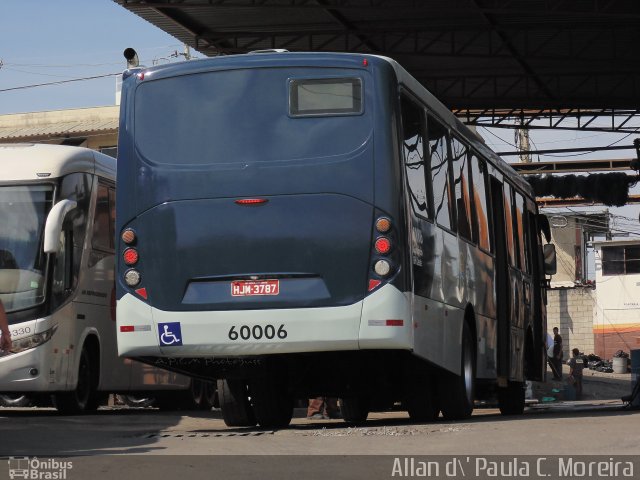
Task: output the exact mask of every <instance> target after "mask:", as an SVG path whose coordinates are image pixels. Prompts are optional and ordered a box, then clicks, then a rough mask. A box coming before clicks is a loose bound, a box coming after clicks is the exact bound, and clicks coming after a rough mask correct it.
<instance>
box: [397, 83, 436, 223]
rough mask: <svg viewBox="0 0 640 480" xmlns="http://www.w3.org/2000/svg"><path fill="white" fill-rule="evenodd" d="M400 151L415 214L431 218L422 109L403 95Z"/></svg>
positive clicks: (424, 122)
mask: <svg viewBox="0 0 640 480" xmlns="http://www.w3.org/2000/svg"><path fill="white" fill-rule="evenodd" d="M401 109H402V152H403V155H404V168H405V173H406V177H407V190H408V195H409V199H410V201H411V207H412V209H413V211H414V213H415V214H417V215H420V216H423V217H427V218H431V208H430V205H429V203H430V202H429V195H427V183H426V181H425V156H424V134H425V130H426V119H425V116H424V110H423V109H422V107H421V106H418V105H417V104H416V103H415V102H413V101H411V100H410V99H409V98H408V97H406V96H405V95H403V96H402V99H401Z"/></svg>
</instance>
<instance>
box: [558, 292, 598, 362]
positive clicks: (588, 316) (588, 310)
mask: <svg viewBox="0 0 640 480" xmlns="http://www.w3.org/2000/svg"><path fill="white" fill-rule="evenodd" d="M547 299H548V303H547V328H548V330H549V333H550V334H553V332H552V330H553V327H558V328H559V329H560V335H561V336H562V345H563V347H564V359H565V360H568V359H569V358H571V353H570V352H571V350H572V349H573V348H576V347H577V348H579V349H580V351H581V352H584V353H586V354H589V353H594V351H595V346H594V335H593V316H594V310H595V306H596V295H595V290H593V288H588V287H574V288H556V289H553V290H548V291H547Z"/></svg>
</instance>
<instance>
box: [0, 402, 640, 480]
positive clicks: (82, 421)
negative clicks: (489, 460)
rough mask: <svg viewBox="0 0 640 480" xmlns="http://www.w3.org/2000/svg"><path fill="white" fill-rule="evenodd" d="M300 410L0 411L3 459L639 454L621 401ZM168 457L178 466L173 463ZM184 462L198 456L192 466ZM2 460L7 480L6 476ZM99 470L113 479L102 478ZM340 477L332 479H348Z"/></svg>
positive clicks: (284, 474) (105, 463)
mask: <svg viewBox="0 0 640 480" xmlns="http://www.w3.org/2000/svg"><path fill="white" fill-rule="evenodd" d="M297 413H298V416H297V417H298V418H295V419H294V420H293V422H292V425H291V426H290V428H287V429H283V430H278V431H272V430H260V429H231V428H227V427H225V425H224V423H223V422H222V420H221V419H220V415H219V414H218V413H216V412H211V413H209V412H207V413H199V412H198V413H195V412H194V413H187V414H184V413H166V412H159V411H157V410H153V409H147V410H136V409H117V408H105V409H101V410H99V411H98V412H97V414H95V415H85V416H77V417H71V416H61V415H58V414H57V413H56V412H55V411H54V410H52V409H6V408H5V409H0V457H3V456H4V457H7V456H27V457H30V458H32V457H34V456H36V457H38V458H49V457H56V458H67V457H75V458H73V461H74V462H76V465H75V470H73V472H70V474H69V475H68V476H67V477H66V478H68V479H70V480H71V479H75V478H88V477H87V476H86V475H91V477H92V480H93V479H94V478H95V479H97V478H107V477H108V478H118V479H119V480H122V479H125V478H137V479H138V480H143V479H145V478H150V479H151V478H158V477H157V472H155V470H154V468H155V469H161V470H162V471H163V472H165V473H166V472H170V471H172V470H171V468H175V469H177V470H175V475H177V476H179V475H180V472H181V471H183V470H184V469H185V468H187V469H190V470H189V471H190V472H191V473H190V475H189V476H188V477H187V478H196V476H194V475H195V474H203V473H207V472H209V473H210V471H211V470H210V469H214V470H215V471H216V472H221V471H226V472H227V473H228V476H227V475H225V477H227V478H229V477H231V476H234V477H237V478H256V477H254V476H252V475H248V476H246V477H242V475H240V476H239V475H237V474H236V472H234V471H233V470H229V469H233V468H235V467H234V465H236V460H235V459H238V460H237V461H238V462H241V463H242V464H243V465H245V466H247V465H249V466H252V465H253V468H256V469H259V471H261V472H262V471H264V470H265V468H266V469H267V470H268V471H269V472H271V473H274V472H279V471H280V470H279V469H285V470H286V469H291V468H293V467H297V466H298V463H299V462H302V463H301V465H306V467H305V468H304V469H303V470H304V472H300V473H299V474H297V475H291V472H290V471H289V470H286V471H285V470H282V471H281V472H280V473H281V474H279V475H277V476H278V477H279V478H301V475H302V474H303V473H304V478H305V479H306V478H314V477H313V475H309V473H310V472H313V473H315V474H318V473H321V472H325V473H326V468H325V467H323V465H326V463H327V460H326V459H325V457H318V458H316V459H313V458H310V457H306V456H305V457H295V458H302V459H304V460H303V461H299V460H295V458H294V459H293V460H286V461H281V463H279V464H278V465H273V464H270V465H269V466H267V467H265V466H264V465H261V464H260V460H255V459H254V460H252V461H247V458H250V457H234V458H235V459H234V460H229V458H230V457H211V456H212V455H215V456H218V455H298V456H299V455H309V454H312V455H342V456H344V455H348V456H353V455H375V456H376V457H375V459H374V460H371V461H366V462H365V463H371V465H369V467H368V468H371V469H373V470H371V472H378V473H382V474H383V475H382V476H383V477H386V476H388V473H389V468H390V467H389V465H388V463H389V462H390V460H389V461H388V462H387V464H380V465H378V466H377V467H376V468H377V470H376V469H375V468H373V465H374V464H375V462H376V461H377V462H381V461H383V460H384V459H385V458H386V457H382V456H384V455H402V456H412V455H447V456H452V455H458V456H459V455H495V454H503V455H510V456H522V455H572V454H576V453H579V454H582V455H591V454H604V455H635V456H638V455H639V454H640V411H629V410H621V408H620V403H619V402H613V401H603V402H591V403H585V402H575V403H566V404H555V405H553V406H549V407H544V408H530V409H528V410H527V411H526V413H525V415H523V416H521V417H510V418H507V417H502V416H500V415H499V413H498V412H497V411H496V410H494V409H477V410H476V412H475V414H474V416H473V417H472V418H470V419H469V420H466V421H457V422H454V421H445V420H440V421H437V422H434V423H431V424H411V423H410V422H409V421H408V418H407V416H406V413H405V412H384V413H375V414H372V415H371V416H370V420H369V421H368V422H367V423H366V424H365V425H363V426H361V427H357V428H349V427H347V426H345V424H344V423H343V422H342V421H339V420H329V421H315V422H314V421H309V420H307V419H306V418H304V416H303V415H304V410H297ZM118 454H127V455H132V454H133V455H138V456H128V457H126V458H124V457H115V458H117V459H118V460H114V457H96V456H100V455H118ZM158 455H164V456H166V455H201V456H202V457H199V459H198V458H195V457H158ZM77 456H91V458H90V459H87V458H84V459H83V458H77ZM167 458H174V459H175V460H174V461H171V462H169V460H167ZM185 458H190V460H189V461H188V462H187V464H188V465H186V466H185V463H184V462H185ZM213 458H218V459H221V458H226V460H225V461H226V463H225V464H224V465H221V464H220V463H219V462H218V463H217V464H215V465H209V464H210V463H211V462H215V460H213ZM264 458H269V457H264ZM280 458H291V457H280ZM369 458H373V457H369ZM132 459H133V460H132ZM351 460H353V461H354V462H355V463H354V464H353V465H352V466H351V468H346V467H345V468H344V469H342V470H340V472H342V473H345V472H351V476H346V477H344V478H359V477H361V474H363V471H362V469H363V465H362V461H358V460H357V458H356V457H353V458H345V457H342V459H341V462H343V463H344V462H349V461H351ZM269 461H272V460H269ZM167 462H169V463H170V465H169V464H167ZM358 462H359V463H358ZM2 463H3V462H0V479H1V478H5V477H3V475H7V471H5V470H4V467H2ZM207 465H209V466H207ZM178 467H179V468H178ZM225 469H227V470H225ZM101 472H102V474H104V475H105V477H101V476H100V474H101ZM153 472H155V473H153ZM305 472H306V473H305ZM340 472H337V473H336V472H334V473H333V474H332V475H333V476H334V477H336V478H342V477H341V476H340V475H339V473H340ZM71 473H73V474H74V475H75V476H73V475H71ZM134 473H135V475H134ZM152 473H153V474H152ZM254 473H255V472H254ZM129 475H131V476H129ZM154 475H155V476H154ZM345 475H346V473H345ZM372 475H373V476H374V477H375V475H374V474H373V473H372ZM7 478H8V477H7ZM163 478H164V477H163ZM166 478H175V477H172V476H168V477H166ZM202 478H220V477H219V476H218V475H215V476H205V477H202ZM261 478H271V475H269V476H266V477H261ZM372 478H373V477H372Z"/></svg>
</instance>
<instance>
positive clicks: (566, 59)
mask: <svg viewBox="0 0 640 480" xmlns="http://www.w3.org/2000/svg"><path fill="white" fill-rule="evenodd" d="M114 1H115V2H117V3H118V4H120V5H122V6H123V7H124V8H126V9H128V10H129V11H131V12H133V13H135V14H137V15H139V16H140V17H142V18H144V19H145V20H147V21H148V22H150V23H152V24H154V25H156V26H157V27H159V28H161V29H162V30H164V31H165V32H167V33H169V34H170V35H173V36H174V37H176V38H177V39H179V40H180V41H182V42H184V43H186V44H188V45H190V46H191V47H194V48H195V49H196V50H198V51H200V52H201V53H203V54H205V55H208V56H215V55H223V54H229V53H243V52H247V51H250V50H258V49H266V48H284V49H288V50H290V51H350V52H358V53H371V54H378V55H384V56H388V57H391V58H393V59H395V60H397V61H398V62H399V63H400V64H401V65H402V66H403V67H405V68H406V69H407V70H408V71H409V72H410V73H411V74H412V75H413V76H414V77H416V78H417V79H418V80H419V81H420V82H421V83H423V84H424V85H425V86H426V87H427V88H428V89H429V90H430V91H431V92H432V93H433V94H434V95H436V97H438V98H439V99H440V100H441V101H443V102H444V103H445V104H446V105H447V106H449V107H450V108H454V109H455V108H478V109H482V108H501V107H504V108H633V109H635V108H637V105H638V104H639V103H640V62H638V58H637V57H638V54H637V49H636V48H634V46H635V45H637V44H638V43H639V42H640V28H638V22H639V21H640V2H638V1H637V0H615V1H593V2H550V1H548V0H491V1H479V0H448V1H447V2H443V1H441V0H375V1H374V0H314V1H313V2H310V1H308V0H259V1H258V0H215V1H212V0H180V1H169V0H114Z"/></svg>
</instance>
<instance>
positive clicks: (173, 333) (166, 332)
mask: <svg viewBox="0 0 640 480" xmlns="http://www.w3.org/2000/svg"><path fill="white" fill-rule="evenodd" d="M158 335H159V336H160V346H161V347H179V346H180V345H182V332H181V331H180V322H171V323H159V324H158Z"/></svg>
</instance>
